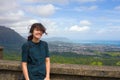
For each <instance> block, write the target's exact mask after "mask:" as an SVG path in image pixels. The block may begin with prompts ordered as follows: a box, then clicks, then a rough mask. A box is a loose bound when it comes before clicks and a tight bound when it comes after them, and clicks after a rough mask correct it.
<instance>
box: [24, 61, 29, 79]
mask: <svg viewBox="0 0 120 80" xmlns="http://www.w3.org/2000/svg"><path fill="white" fill-rule="evenodd" d="M22 71H23V75H24V77H25V80H30V79H29V76H28V69H27V62H22Z"/></svg>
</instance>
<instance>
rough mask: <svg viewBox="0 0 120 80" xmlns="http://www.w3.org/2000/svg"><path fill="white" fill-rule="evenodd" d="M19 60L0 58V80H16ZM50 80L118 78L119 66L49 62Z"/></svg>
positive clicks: (18, 76) (19, 67)
mask: <svg viewBox="0 0 120 80" xmlns="http://www.w3.org/2000/svg"><path fill="white" fill-rule="evenodd" d="M21 76H22V71H21V66H20V61H7V60H0V80H18V78H20V77H21ZM51 80H120V67H117V66H114V67H111V66H87V65H74V64H55V63H54V64H51Z"/></svg>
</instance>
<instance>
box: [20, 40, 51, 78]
mask: <svg viewBox="0 0 120 80" xmlns="http://www.w3.org/2000/svg"><path fill="white" fill-rule="evenodd" d="M47 57H49V50H48V44H47V42H45V41H42V40H40V41H39V42H38V43H34V42H32V41H27V42H26V43H24V44H23V46H22V62H27V68H28V74H29V78H30V80H43V79H44V78H45V76H46V65H45V59H46V58H47Z"/></svg>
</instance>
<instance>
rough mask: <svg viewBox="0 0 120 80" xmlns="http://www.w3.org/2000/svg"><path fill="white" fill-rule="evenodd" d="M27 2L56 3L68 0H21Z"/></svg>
mask: <svg viewBox="0 0 120 80" xmlns="http://www.w3.org/2000/svg"><path fill="white" fill-rule="evenodd" d="M23 1H24V2H27V3H57V4H68V3H69V0H23Z"/></svg>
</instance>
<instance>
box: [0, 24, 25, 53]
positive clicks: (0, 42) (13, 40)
mask: <svg viewBox="0 0 120 80" xmlns="http://www.w3.org/2000/svg"><path fill="white" fill-rule="evenodd" d="M24 42H25V39H24V38H23V37H22V36H21V35H20V34H18V33H17V32H16V31H14V30H13V29H10V28H8V27H5V26H0V46H2V47H4V51H5V52H11V51H15V52H20V49H21V46H22V44H23V43H24Z"/></svg>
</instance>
